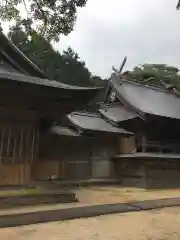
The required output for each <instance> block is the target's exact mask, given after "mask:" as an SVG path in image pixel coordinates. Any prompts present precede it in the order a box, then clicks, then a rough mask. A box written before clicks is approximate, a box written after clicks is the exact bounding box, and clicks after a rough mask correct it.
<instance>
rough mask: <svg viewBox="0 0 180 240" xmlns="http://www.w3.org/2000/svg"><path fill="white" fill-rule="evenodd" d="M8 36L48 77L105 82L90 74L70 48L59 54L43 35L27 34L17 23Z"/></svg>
mask: <svg viewBox="0 0 180 240" xmlns="http://www.w3.org/2000/svg"><path fill="white" fill-rule="evenodd" d="M9 38H11V40H12V41H13V42H14V44H15V45H16V46H17V47H18V48H19V49H20V50H21V51H22V52H23V53H24V54H25V55H26V56H27V57H28V58H30V59H31V61H33V62H34V63H35V64H36V65H37V66H38V67H39V68H40V69H42V70H44V72H45V75H46V76H47V77H48V78H49V79H53V80H56V81H60V82H64V83H66V84H70V85H77V86H97V85H98V86H103V85H104V84H105V81H102V80H101V78H100V77H97V76H94V77H93V76H92V75H91V73H90V72H89V70H88V69H87V67H86V65H85V63H84V62H83V61H81V60H80V58H79V56H78V54H77V53H76V52H74V51H73V50H72V49H71V48H68V49H67V50H66V51H64V52H63V54H62V55H61V54H60V53H59V52H58V51H55V50H54V49H53V47H52V45H51V44H50V43H49V42H48V41H47V40H46V39H45V38H44V37H42V36H41V35H39V34H37V33H36V32H35V31H33V32H32V33H31V36H28V35H27V34H26V31H24V30H23V28H22V27H21V26H19V25H18V26H16V27H13V28H11V30H10V32H9Z"/></svg>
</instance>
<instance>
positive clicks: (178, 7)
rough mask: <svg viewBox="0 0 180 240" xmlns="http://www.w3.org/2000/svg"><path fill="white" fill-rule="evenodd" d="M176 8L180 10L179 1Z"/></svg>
mask: <svg viewBox="0 0 180 240" xmlns="http://www.w3.org/2000/svg"><path fill="white" fill-rule="evenodd" d="M176 8H177V9H180V0H178V2H177V6H176Z"/></svg>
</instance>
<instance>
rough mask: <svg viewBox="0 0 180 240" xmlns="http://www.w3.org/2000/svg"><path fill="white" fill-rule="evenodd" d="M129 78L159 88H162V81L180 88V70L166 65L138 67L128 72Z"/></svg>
mask: <svg viewBox="0 0 180 240" xmlns="http://www.w3.org/2000/svg"><path fill="white" fill-rule="evenodd" d="M128 77H130V79H131V80H136V81H140V82H142V83H147V82H148V83H150V84H154V85H158V86H162V83H161V81H162V80H163V81H164V82H165V83H166V84H173V85H176V86H177V87H178V88H179V87H180V75H179V69H178V68H176V67H173V66H168V65H166V64H143V65H141V66H136V67H134V69H133V70H132V71H130V72H128Z"/></svg>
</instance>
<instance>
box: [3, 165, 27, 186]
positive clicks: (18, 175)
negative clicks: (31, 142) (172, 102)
mask: <svg viewBox="0 0 180 240" xmlns="http://www.w3.org/2000/svg"><path fill="white" fill-rule="evenodd" d="M30 181H31V165H30V164H27V165H25V164H15V165H4V164H3V165H1V166H0V185H1V186H2V185H3V186H4V185H19V184H26V183H29V182H30Z"/></svg>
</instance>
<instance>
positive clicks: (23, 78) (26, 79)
mask: <svg viewBox="0 0 180 240" xmlns="http://www.w3.org/2000/svg"><path fill="white" fill-rule="evenodd" d="M0 79H8V80H12V81H17V82H21V83H27V84H34V85H40V86H45V87H52V88H63V89H69V90H77V91H78V90H79V91H82V90H84V91H86V90H87V91H92V90H96V91H100V90H101V88H99V87H78V86H73V85H67V84H64V83H61V82H57V81H54V80H52V81H50V80H49V79H46V78H38V77H31V76H28V75H23V74H17V73H6V72H5V73H0Z"/></svg>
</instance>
